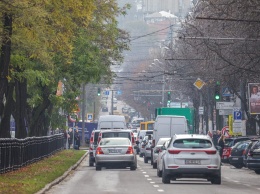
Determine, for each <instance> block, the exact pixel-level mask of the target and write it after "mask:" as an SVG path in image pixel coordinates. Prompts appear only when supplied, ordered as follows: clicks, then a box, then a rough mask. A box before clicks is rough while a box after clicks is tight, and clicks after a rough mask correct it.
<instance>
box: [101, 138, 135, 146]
mask: <svg viewBox="0 0 260 194" xmlns="http://www.w3.org/2000/svg"><path fill="white" fill-rule="evenodd" d="M100 145H101V146H110V145H130V142H129V139H127V138H124V139H121V138H118V139H110V138H104V139H101V141H100Z"/></svg>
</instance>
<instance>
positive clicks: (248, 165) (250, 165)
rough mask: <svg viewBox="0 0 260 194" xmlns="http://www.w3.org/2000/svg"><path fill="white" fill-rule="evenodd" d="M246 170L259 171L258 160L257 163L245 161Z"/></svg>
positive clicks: (259, 164) (259, 162)
mask: <svg viewBox="0 0 260 194" xmlns="http://www.w3.org/2000/svg"><path fill="white" fill-rule="evenodd" d="M247 168H249V169H260V159H259V161H255V160H252V161H251V160H248V159H247Z"/></svg>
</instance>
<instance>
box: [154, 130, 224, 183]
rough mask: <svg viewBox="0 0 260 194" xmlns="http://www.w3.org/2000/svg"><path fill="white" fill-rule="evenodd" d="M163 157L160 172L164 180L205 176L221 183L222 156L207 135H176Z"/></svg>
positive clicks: (168, 181)
mask: <svg viewBox="0 0 260 194" xmlns="http://www.w3.org/2000/svg"><path fill="white" fill-rule="evenodd" d="M162 149H163V150H165V152H164V155H163V156H162V158H161V165H159V166H158V167H157V168H159V173H160V172H161V173H162V182H163V183H164V184H169V183H170V181H171V180H176V179H178V178H205V179H207V180H208V181H211V183H212V184H221V158H220V155H219V153H218V152H217V149H216V148H215V146H214V144H213V142H212V140H211V138H210V137H209V136H207V135H195V134H181V135H174V136H173V137H172V138H171V140H170V143H169V145H168V147H167V148H166V147H162Z"/></svg>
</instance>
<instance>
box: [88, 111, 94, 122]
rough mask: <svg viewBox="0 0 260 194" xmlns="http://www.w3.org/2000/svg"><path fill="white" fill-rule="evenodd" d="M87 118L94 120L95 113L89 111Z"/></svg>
mask: <svg viewBox="0 0 260 194" xmlns="http://www.w3.org/2000/svg"><path fill="white" fill-rule="evenodd" d="M87 120H88V121H93V113H87Z"/></svg>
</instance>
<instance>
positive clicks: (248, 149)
mask: <svg viewBox="0 0 260 194" xmlns="http://www.w3.org/2000/svg"><path fill="white" fill-rule="evenodd" d="M255 141H258V139H251V142H250V143H249V145H248V147H247V148H246V150H245V155H244V157H243V164H244V166H245V167H247V157H248V152H249V151H250V150H251V147H252V146H253V145H254V142H255Z"/></svg>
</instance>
